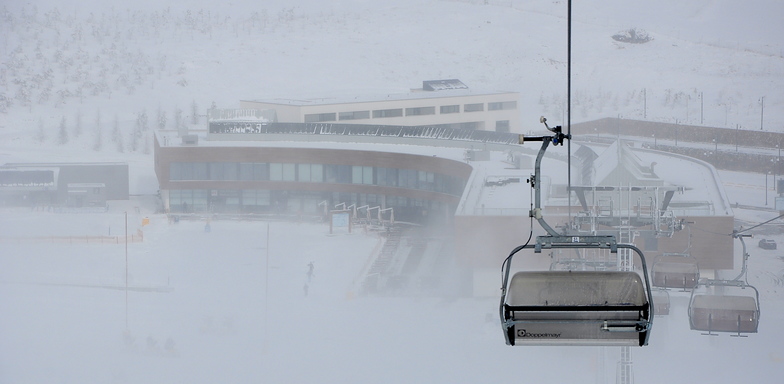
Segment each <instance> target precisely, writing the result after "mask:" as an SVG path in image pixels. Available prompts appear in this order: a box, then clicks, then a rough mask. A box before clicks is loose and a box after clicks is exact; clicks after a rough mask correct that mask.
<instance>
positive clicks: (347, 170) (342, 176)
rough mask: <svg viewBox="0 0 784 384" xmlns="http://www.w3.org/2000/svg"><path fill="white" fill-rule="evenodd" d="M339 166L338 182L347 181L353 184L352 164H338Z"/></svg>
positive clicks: (346, 182)
mask: <svg viewBox="0 0 784 384" xmlns="http://www.w3.org/2000/svg"><path fill="white" fill-rule="evenodd" d="M336 167H337V171H338V172H337V176H338V183H345V184H351V178H352V174H351V166H350V165H338V166H336Z"/></svg>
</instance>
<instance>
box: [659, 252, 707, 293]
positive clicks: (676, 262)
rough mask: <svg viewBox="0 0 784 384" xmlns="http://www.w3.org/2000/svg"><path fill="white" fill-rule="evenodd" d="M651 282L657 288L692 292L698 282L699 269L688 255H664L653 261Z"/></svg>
mask: <svg viewBox="0 0 784 384" xmlns="http://www.w3.org/2000/svg"><path fill="white" fill-rule="evenodd" d="M651 280H652V284H653V286H654V287H657V288H665V289H666V288H679V289H682V290H684V291H686V290H692V289H694V288H695V287H696V286H697V282H698V281H699V280H700V268H699V266H698V265H697V260H696V259H695V258H693V257H691V256H690V255H689V254H680V253H677V254H676V253H665V254H662V255H660V256H658V257H656V258H655V259H654V261H653V265H652V266H651Z"/></svg>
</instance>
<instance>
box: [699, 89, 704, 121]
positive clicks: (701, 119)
mask: <svg viewBox="0 0 784 384" xmlns="http://www.w3.org/2000/svg"><path fill="white" fill-rule="evenodd" d="M704 106H705V102H704V100H703V97H702V92H700V125H702V123H703V121H704V120H703V118H702V117H703V111H704V110H705V108H704Z"/></svg>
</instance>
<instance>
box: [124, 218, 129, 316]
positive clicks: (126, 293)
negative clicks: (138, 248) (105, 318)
mask: <svg viewBox="0 0 784 384" xmlns="http://www.w3.org/2000/svg"><path fill="white" fill-rule="evenodd" d="M125 330H126V331H127V330H128V211H125Z"/></svg>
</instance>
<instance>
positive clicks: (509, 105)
mask: <svg viewBox="0 0 784 384" xmlns="http://www.w3.org/2000/svg"><path fill="white" fill-rule="evenodd" d="M506 109H517V102H516V101H501V102H496V103H487V110H488V111H501V110H506Z"/></svg>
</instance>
